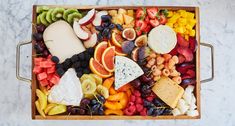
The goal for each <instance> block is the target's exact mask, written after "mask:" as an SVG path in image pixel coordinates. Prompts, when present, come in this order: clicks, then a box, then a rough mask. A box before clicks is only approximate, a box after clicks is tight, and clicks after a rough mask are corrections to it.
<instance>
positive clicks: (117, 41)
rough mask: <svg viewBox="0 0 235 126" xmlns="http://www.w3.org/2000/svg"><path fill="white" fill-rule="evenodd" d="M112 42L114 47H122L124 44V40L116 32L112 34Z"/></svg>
mask: <svg viewBox="0 0 235 126" xmlns="http://www.w3.org/2000/svg"><path fill="white" fill-rule="evenodd" d="M112 42H113V44H114V45H115V46H118V47H122V42H124V39H123V38H122V34H119V33H117V32H113V33H112Z"/></svg>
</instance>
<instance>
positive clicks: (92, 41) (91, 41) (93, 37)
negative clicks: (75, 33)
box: [84, 33, 97, 48]
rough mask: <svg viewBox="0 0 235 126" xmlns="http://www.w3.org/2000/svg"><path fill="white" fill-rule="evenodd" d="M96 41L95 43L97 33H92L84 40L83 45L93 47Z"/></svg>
mask: <svg viewBox="0 0 235 126" xmlns="http://www.w3.org/2000/svg"><path fill="white" fill-rule="evenodd" d="M96 43H97V34H96V33H93V34H92V35H91V37H90V38H89V39H88V40H86V41H84V46H85V47H86V48H90V47H94V46H95V45H96Z"/></svg>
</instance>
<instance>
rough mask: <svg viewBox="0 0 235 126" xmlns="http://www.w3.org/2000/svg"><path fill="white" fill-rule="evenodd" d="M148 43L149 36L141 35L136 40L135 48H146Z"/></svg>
mask: <svg viewBox="0 0 235 126" xmlns="http://www.w3.org/2000/svg"><path fill="white" fill-rule="evenodd" d="M147 42H148V38H147V35H141V36H139V37H138V38H136V40H135V46H137V47H142V46H146V45H147Z"/></svg>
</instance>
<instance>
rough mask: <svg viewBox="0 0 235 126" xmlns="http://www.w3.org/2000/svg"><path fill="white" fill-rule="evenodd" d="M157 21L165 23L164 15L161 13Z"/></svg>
mask: <svg viewBox="0 0 235 126" xmlns="http://www.w3.org/2000/svg"><path fill="white" fill-rule="evenodd" d="M159 22H160V24H166V22H167V19H166V17H165V16H164V15H161V16H160V20H159Z"/></svg>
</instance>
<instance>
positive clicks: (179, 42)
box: [177, 33, 189, 48]
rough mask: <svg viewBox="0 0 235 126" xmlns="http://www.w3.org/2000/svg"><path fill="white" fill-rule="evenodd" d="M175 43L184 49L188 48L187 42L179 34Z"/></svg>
mask: <svg viewBox="0 0 235 126" xmlns="http://www.w3.org/2000/svg"><path fill="white" fill-rule="evenodd" d="M177 43H178V44H179V45H180V46H182V47H185V48H187V47H188V46H189V42H188V41H187V40H185V39H184V37H183V36H182V35H181V34H180V33H177Z"/></svg>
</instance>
